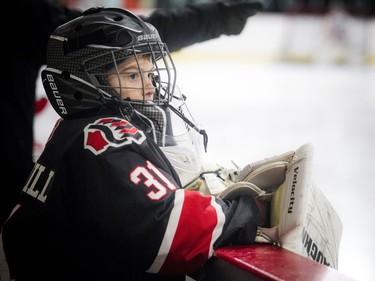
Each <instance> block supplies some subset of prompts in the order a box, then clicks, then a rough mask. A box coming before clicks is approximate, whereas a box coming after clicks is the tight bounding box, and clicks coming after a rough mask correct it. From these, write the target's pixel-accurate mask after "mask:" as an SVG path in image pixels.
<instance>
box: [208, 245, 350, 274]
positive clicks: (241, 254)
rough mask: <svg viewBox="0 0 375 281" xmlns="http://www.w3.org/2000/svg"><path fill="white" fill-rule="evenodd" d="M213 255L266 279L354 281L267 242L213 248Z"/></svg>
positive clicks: (239, 268) (329, 268) (334, 270)
mask: <svg viewBox="0 0 375 281" xmlns="http://www.w3.org/2000/svg"><path fill="white" fill-rule="evenodd" d="M214 256H215V257H216V258H217V259H218V260H221V261H226V262H228V263H230V264H232V265H234V266H235V268H236V267H237V268H238V270H241V269H242V270H243V271H245V272H248V275H249V276H258V277H261V278H263V279H266V280H278V281H279V280H280V281H281V280H285V281H297V280H309V281H312V280H316V281H322V280H327V281H334V280H340V281H345V280H347V281H353V280H355V279H353V278H351V277H348V276H347V275H344V274H342V273H340V272H338V271H337V270H336V269H334V268H331V267H328V266H326V265H322V264H320V263H317V262H315V261H313V260H311V259H308V258H306V257H303V256H300V255H298V254H295V253H293V252H291V251H289V250H287V249H284V248H281V247H278V246H274V245H270V244H254V245H248V246H232V247H224V248H220V249H217V250H215V252H214ZM232 270H233V268H232ZM248 280H249V279H248ZM250 280H251V279H250Z"/></svg>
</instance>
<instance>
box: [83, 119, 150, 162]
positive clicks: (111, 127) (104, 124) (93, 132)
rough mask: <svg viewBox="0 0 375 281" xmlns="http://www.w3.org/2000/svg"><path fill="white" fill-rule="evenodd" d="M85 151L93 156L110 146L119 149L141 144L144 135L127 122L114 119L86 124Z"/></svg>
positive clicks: (144, 137)
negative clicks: (124, 146)
mask: <svg viewBox="0 0 375 281" xmlns="http://www.w3.org/2000/svg"><path fill="white" fill-rule="evenodd" d="M84 133H85V143H84V147H85V149H88V150H90V151H91V152H92V153H94V154H95V155H98V154H101V153H103V152H104V151H106V150H107V148H109V147H110V146H112V147H120V146H123V145H129V144H131V143H133V142H135V143H137V144H141V143H142V142H143V141H144V140H145V139H146V136H145V134H144V133H143V132H142V131H140V130H138V129H137V128H136V127H134V126H133V125H132V124H130V123H129V122H128V121H126V120H124V119H120V118H115V117H108V118H102V119H98V120H96V121H95V122H94V123H91V124H88V125H87V126H86V127H85V129H84Z"/></svg>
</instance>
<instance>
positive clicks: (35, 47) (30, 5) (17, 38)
mask: <svg viewBox="0 0 375 281" xmlns="http://www.w3.org/2000/svg"><path fill="white" fill-rule="evenodd" d="M4 11H6V12H5V13H4V14H3V15H2V18H1V24H2V26H3V27H4V29H5V33H6V36H5V37H6V38H8V40H11V41H12V46H15V48H17V49H18V51H19V52H20V53H22V55H23V56H24V57H27V58H28V59H30V60H33V61H35V62H38V63H39V64H44V63H45V54H46V51H47V42H48V39H49V36H50V35H51V33H52V32H53V31H54V30H55V29H56V28H57V27H58V26H59V25H61V24H63V23H66V22H68V21H70V20H72V19H74V18H76V17H78V16H80V15H81V11H79V10H74V9H68V8H66V7H64V6H61V5H58V4H56V3H55V1H52V0H23V1H6V2H5V4H4ZM13 11H14V12H13ZM15 21H17V23H18V24H17V25H16V24H13V23H14V22H15ZM10 25H11V26H12V28H10V27H9V26H10Z"/></svg>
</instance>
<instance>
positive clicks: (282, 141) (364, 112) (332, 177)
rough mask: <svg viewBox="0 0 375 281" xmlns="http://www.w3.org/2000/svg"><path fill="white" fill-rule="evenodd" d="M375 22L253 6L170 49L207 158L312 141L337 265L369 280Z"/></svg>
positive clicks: (373, 225) (41, 138) (39, 127)
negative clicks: (334, 222)
mask: <svg viewBox="0 0 375 281" xmlns="http://www.w3.org/2000/svg"><path fill="white" fill-rule="evenodd" d="M342 18H343V19H342ZM374 26H375V24H374V21H373V20H359V19H355V18H351V17H348V16H347V15H342V14H339V15H338V16H337V15H331V17H324V18H322V17H307V16H295V17H286V16H280V15H269V14H268V15H267V14H259V15H257V16H256V17H254V18H251V19H250V21H249V24H248V25H247V26H246V28H245V30H244V32H243V33H242V34H241V35H240V36H233V37H221V38H220V39H216V40H212V41H210V42H206V43H201V44H197V45H194V46H192V47H189V48H186V49H184V50H182V51H180V52H178V53H175V54H174V57H175V63H176V66H177V70H178V78H177V80H178V85H179V87H180V89H181V91H182V92H183V93H184V94H185V95H186V96H187V97H188V100H187V101H188V104H189V107H190V110H191V112H192V113H193V116H194V117H195V119H196V121H197V122H198V123H200V124H202V125H203V126H204V127H205V129H206V131H207V132H208V136H209V144H208V153H207V154H206V159H207V160H208V161H210V162H215V163H219V164H223V165H224V166H231V165H232V164H231V163H230V160H233V161H234V162H235V163H237V164H238V165H239V166H243V165H246V164H247V163H249V162H253V161H257V160H260V159H263V158H265V157H269V156H273V155H276V154H280V153H284V152H286V151H289V150H293V149H296V148H298V147H299V146H301V145H302V144H304V143H306V142H311V143H312V144H313V146H314V150H315V153H314V163H313V173H312V175H313V179H314V181H315V182H316V184H317V186H318V187H320V189H321V190H322V191H323V193H324V194H325V195H326V196H327V197H328V199H329V200H330V202H331V203H332V205H333V207H334V208H335V209H336V210H337V212H338V214H339V216H340V217H341V219H342V222H343V226H344V230H343V236H342V239H341V246H340V257H339V271H340V272H343V273H345V274H347V275H349V276H352V277H354V278H356V279H358V280H363V281H373V280H375V271H374V269H373V264H374V262H375V246H374V245H375V244H374V243H373V236H374V235H375V231H374V230H375V219H374V215H373V212H374V211H375V208H374V206H373V205H374V202H375V200H374V199H375V191H374V188H373V186H374V175H375V168H374V163H373V162H374V160H373V159H375V146H374V144H375V118H374V110H375V82H374V81H375V67H374V64H373V62H374V55H375V42H373V41H371V40H370V41H369V40H368V39H369V38H375V37H374V36H373V35H375V28H374ZM372 40H373V39H372ZM43 95H44V94H43V90H42V89H41V87H40V84H39V85H38V96H39V97H42V96H43ZM56 118H57V116H56V114H55V113H54V112H53V110H52V108H51V107H47V108H46V110H44V111H43V112H41V113H40V114H39V115H37V116H36V120H35V137H36V157H37V155H38V153H39V151H40V148H41V147H42V146H43V144H44V143H45V141H46V139H47V137H48V135H49V132H50V130H51V128H52V126H53V124H54V121H55V120H56Z"/></svg>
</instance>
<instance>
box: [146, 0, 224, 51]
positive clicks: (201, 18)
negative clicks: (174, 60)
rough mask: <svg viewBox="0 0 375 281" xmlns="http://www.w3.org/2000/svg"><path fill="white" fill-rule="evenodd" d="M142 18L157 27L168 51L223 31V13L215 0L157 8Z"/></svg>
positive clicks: (211, 37)
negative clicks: (213, 1)
mask: <svg viewBox="0 0 375 281" xmlns="http://www.w3.org/2000/svg"><path fill="white" fill-rule="evenodd" d="M145 21H147V22H149V23H151V24H152V25H153V26H155V27H156V28H157V29H158V31H159V34H160V37H161V39H162V41H163V42H165V43H166V44H167V46H168V48H169V50H170V51H171V52H173V51H177V50H179V49H182V48H184V47H186V46H189V45H192V44H195V43H199V42H203V41H206V40H209V39H214V38H218V37H219V36H220V35H221V34H224V23H223V22H224V21H223V15H222V12H221V10H220V8H219V5H218V4H217V3H204V4H192V5H187V6H185V7H182V8H175V9H157V10H155V11H154V12H153V13H152V14H151V15H150V16H149V17H148V18H146V19H145Z"/></svg>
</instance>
